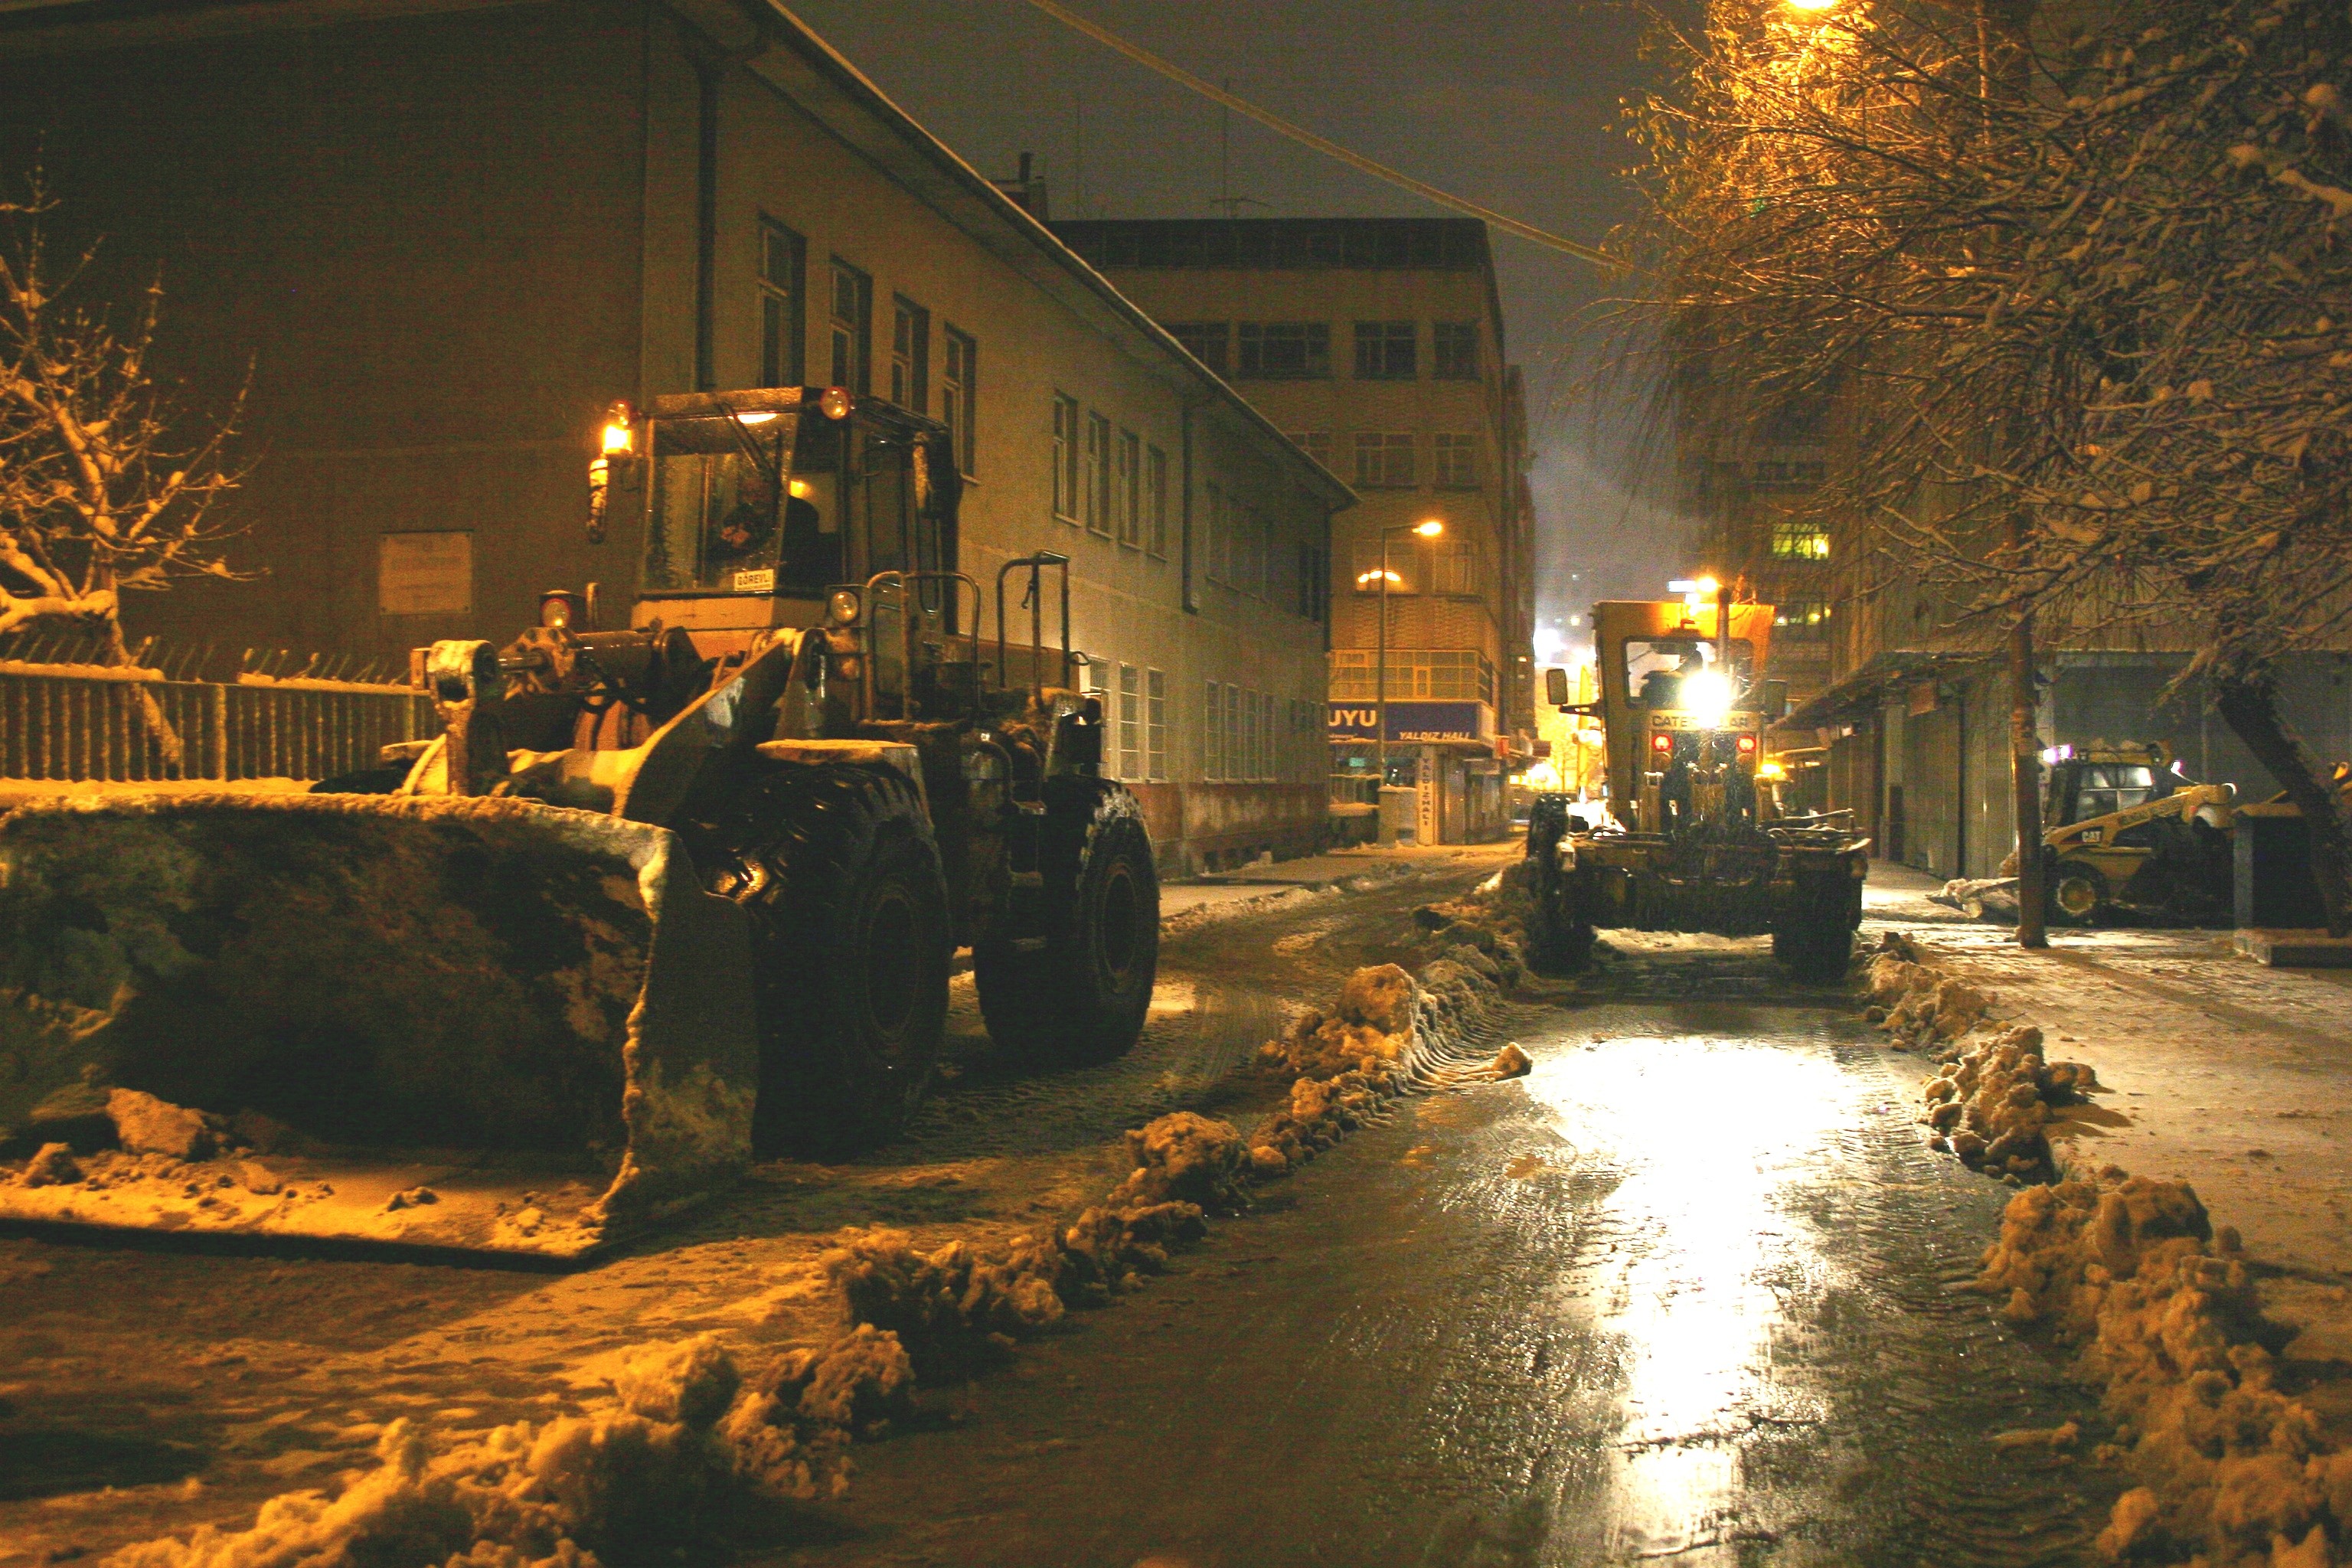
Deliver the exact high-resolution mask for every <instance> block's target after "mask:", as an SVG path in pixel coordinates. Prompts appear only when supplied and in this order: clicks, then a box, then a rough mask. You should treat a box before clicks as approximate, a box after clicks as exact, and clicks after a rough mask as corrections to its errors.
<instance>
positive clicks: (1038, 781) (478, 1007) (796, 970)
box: [0, 387, 1159, 1258]
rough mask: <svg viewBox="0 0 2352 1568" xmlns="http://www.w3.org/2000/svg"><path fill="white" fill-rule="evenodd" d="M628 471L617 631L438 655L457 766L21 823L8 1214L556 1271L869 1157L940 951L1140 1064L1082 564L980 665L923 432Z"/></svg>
mask: <svg viewBox="0 0 2352 1568" xmlns="http://www.w3.org/2000/svg"><path fill="white" fill-rule="evenodd" d="M591 483H592V489H591V496H592V501H591V515H590V527H591V533H592V537H598V538H601V537H602V536H603V535H604V533H605V532H606V531H608V530H609V531H612V532H613V533H614V534H615V535H619V536H634V537H635V538H636V539H637V540H639V541H641V543H642V558H641V560H642V569H641V573H640V582H639V589H638V592H637V593H636V594H635V596H634V597H633V599H632V602H631V604H630V605H629V607H628V614H627V620H626V624H625V626H619V627H615V628H613V629H609V630H608V629H603V628H600V627H599V626H597V624H596V623H597V619H598V616H599V614H600V612H601V610H602V608H603V606H602V605H599V604H598V602H597V601H598V598H599V595H597V594H596V593H595V592H594V591H593V588H592V589H590V590H586V591H582V592H572V591H569V590H563V591H557V592H552V593H550V594H549V595H545V596H544V598H543V599H542V602H541V614H540V616H539V623H540V624H539V625H537V626H532V627H530V628H529V629H528V630H526V631H525V632H524V633H523V634H522V635H521V636H520V637H517V638H515V639H514V640H513V641H512V642H511V643H509V644H508V645H507V646H505V647H503V648H501V647H494V646H492V645H491V644H489V643H488V642H479V641H457V642H443V643H438V644H436V645H435V646H434V647H431V648H430V649H425V650H419V653H418V654H417V656H416V658H415V678H416V679H417V681H418V682H419V683H420V684H422V685H423V686H425V688H426V689H428V690H429V691H430V693H431V695H432V697H433V699H434V700H435V702H436V706H437V708H438V710H439V713H440V715H441V718H442V721H443V732H442V734H441V735H440V736H438V737H437V738H436V739H434V740H432V741H430V742H421V743H416V744H412V745H404V746H401V747H394V748H389V749H388V754H387V756H386V757H385V759H384V765H383V767H382V768H379V769H376V770H373V771H371V772H369V773H362V774H356V775H352V776H351V777H347V778H343V779H337V780H331V781H328V782H327V783H326V784H322V785H320V786H319V787H318V789H317V791H315V792H314V793H312V794H310V795H307V796H303V795H293V796H288V795H279V796H274V797H263V796H256V795H242V796H236V795H204V794H157V795H143V796H137V797H131V798H121V797H117V798H111V799H104V798H101V799H97V800H91V799H89V798H86V797H85V798H79V799H70V800H63V801H60V802H58V803H56V804H54V805H33V806H26V807H22V808H19V809H16V810H15V811H12V812H10V813H8V814H6V815H5V816H0V953H5V954H6V955H7V956H6V958H5V974H0V1058H5V1059H0V1067H5V1068H7V1069H9V1070H8V1071H7V1072H5V1073H0V1219H13V1220H18V1221H31V1222H36V1223H39V1222H48V1223H63V1224H89V1225H99V1226H125V1227H134V1228H158V1227H160V1228H173V1229H188V1230H193V1231H207V1230H212V1231H223V1232H238V1233H250V1234H256V1235H262V1236H282V1235H293V1236H307V1237H331V1238H340V1239H345V1240H360V1241H392V1242H398V1243H404V1244H411V1245H422V1246H427V1247H439V1248H449V1249H458V1250H488V1251H491V1252H513V1253H535V1254H540V1255H544V1256H552V1257H559V1258H577V1257H580V1256H583V1255H584V1254H586V1253H588V1252H591V1251H593V1250H594V1249H595V1248H597V1247H601V1246H603V1245H604V1244H605V1243H606V1242H608V1241H610V1240H611V1239H613V1238H614V1237H616V1236H618V1235H622V1234H625V1233H626V1232H627V1231H629V1230H631V1229H634V1228H636V1227H638V1226H642V1225H643V1224H645V1223H647V1222H650V1221H651V1220H653V1219H656V1218H658V1217H659V1216H660V1215H664V1214H667V1213H668V1212H670V1211H672V1210H674V1209H675V1208H677V1207H678V1206H679V1205H683V1204H686V1203H689V1202H692V1201H695V1200H696V1199H698V1198H699V1197H700V1196H702V1195H704V1194H708V1193H709V1192H710V1191H711V1190H713V1189H714V1188H716V1187H718V1186H719V1185H722V1184H725V1183H726V1182H727V1181H729V1180H730V1179H731V1178H732V1177H733V1176H734V1175H735V1174H737V1173H740V1170H741V1169H742V1168H743V1167H744V1165H745V1164H746V1163H747V1162H748V1161H749V1160H750V1159H751V1158H752V1157H753V1155H754V1153H755V1152H757V1153H761V1154H769V1153H775V1152H784V1151H791V1152H800V1153H804V1154H813V1155H816V1156H820V1157H830V1156H834V1155H837V1154H840V1153H843V1152H847V1151H849V1150H851V1149H854V1148H856V1147H858V1146H861V1145H863V1144H866V1143H869V1142H874V1141H876V1140H877V1139H880V1138H884V1137H887V1135H888V1134H889V1133H890V1132H891V1131H892V1130H894V1129H895V1128H896V1127H897V1126H898V1124H899V1123H900V1121H902V1120H903V1119H904V1117H905V1116H906V1115H907V1113H908V1110H910V1109H911V1108H912V1107H913V1106H914V1105H915V1103H916V1102H917V1100H919V1098H920V1096H921V1095H922V1093H923V1090H924V1088H925V1085H926V1084H927V1083H928V1081H929V1079H930V1077H931V1074H932V1067H933V1062H934V1058H935V1057H936V1055H937V1052H938V1050H939V1047H940V1040H941V1035H942V1031H943V1026H944V1020H945V1016H946V1012H947V1006H948V986H949V976H950V958H951V956H952V954H953V952H954V951H955V950H956V949H957V948H959V947H968V948H970V949H971V953H972V967H973V970H974V979H975V983H976V985H977V987H978V992H979V1001H980V1005H981V1008H982V1015H983V1016H984V1018H985V1021H986V1023H987V1026H988V1029H989V1032H990V1033H991V1035H992V1037H994V1038H995V1041H996V1043H997V1044H998V1045H999V1047H1002V1048H1003V1049H1005V1050H1007V1051H1008V1052H1012V1053H1015V1054H1018V1055H1020V1056H1023V1057H1025V1058H1030V1059H1033V1060H1036V1061H1040V1062H1045V1063H1068V1062H1083V1061H1088V1060H1095V1059H1099V1058H1105V1057H1108V1056H1112V1055H1116V1054H1118V1053H1120V1052H1123V1051H1125V1050H1127V1049H1128V1048H1129V1047H1130V1046H1131V1045H1132V1044H1133V1043H1134V1041H1135V1039H1136V1038H1137V1036H1138V1034H1139V1031H1140V1030H1141V1027H1142V1025H1143V1021H1144V1016H1145V1013H1146V1011H1147V1009H1148V1007H1149V1005H1150V994H1151V988H1152V981H1153V976H1154V972H1155V969H1156V963H1157V952H1158V940H1159V915H1158V910H1159V884H1158V879H1157V876H1156V872H1155V869H1154V864H1153V854H1152V848H1151V843H1150V836H1149V834H1148V833H1147V831H1146V829H1145V826H1144V822H1143V817H1142V814H1141V812H1140V811H1139V808H1138V805H1137V804H1136V802H1135V800H1134V799H1133V797H1132V796H1131V795H1129V793H1128V792H1127V791H1126V790H1125V789H1124V788H1123V787H1122V786H1120V785H1119V784H1117V783H1115V782H1113V781H1111V780H1108V779H1105V778H1103V777H1101V776H1100V773H1099V763H1100V760H1101V754H1102V752H1101V746H1102V729H1101V722H1102V721H1101V714H1100V712H1099V711H1098V707H1097V704H1096V703H1095V702H1093V701H1092V700H1088V699H1085V698H1082V697H1081V696H1079V695H1078V694H1077V693H1076V692H1075V691H1074V690H1072V689H1071V687H1072V684H1073V682H1072V672H1073V670H1074V669H1075V668H1076V665H1077V664H1078V663H1079V662H1080V661H1081V660H1082V658H1083V657H1084V656H1083V655H1080V654H1078V653H1077V652H1076V650H1074V649H1073V648H1072V647H1070V641H1069V589H1068V565H1069V563H1068V561H1067V560H1066V558H1065V557H1063V556H1060V555H1057V554H1054V553H1052V552H1037V553H1034V554H1032V555H1029V556H1025V557H1022V558H1019V559H1016V560H1014V561H1012V562H1009V563H1005V564H1004V565H1003V568H1002V569H1001V570H1000V571H999V573H998V574H997V577H996V580H995V583H994V584H993V588H994V593H993V595H992V599H993V606H994V609H995V619H994V626H993V630H994V633H995V635H994V636H993V637H989V636H987V635H985V632H986V630H987V629H988V628H987V627H985V626H984V625H983V620H982V616H983V612H984V611H985V610H986V609H987V608H988V607H989V606H988V605H987V604H985V603H984V602H983V601H984V599H985V598H987V597H989V596H988V595H983V592H982V587H981V585H980V584H979V583H978V582H976V581H975V580H974V579H973V578H971V576H969V575H967V574H964V573H962V572H961V571H960V570H958V569H957V564H956V562H957V553H958V552H957V539H956V528H957V503H958V500H959V493H958V491H959V480H958V478H957V474H956V465H955V463H954V462H953V460H952V458H951V455H950V449H949V447H948V443H947V436H946V432H945V431H944V430H942V429H941V428H940V426H937V425H934V424H931V423H930V422H929V421H926V420H923V419H920V418H918V417H915V416H910V415H907V414H903V413H901V412H899V411H897V410H895V409H890V408H887V407H876V408H865V407H856V406H853V405H852V402H851V400H850V399H849V398H847V397H846V396H845V395H843V394H841V393H840V392H838V391H837V390H832V391H820V390H818V389H814V388H806V389H803V388H796V387H786V388H780V389H767V390H759V391H750V392H741V393H731V394H721V395H715V394H694V395H680V396H673V397H662V398H656V399H654V400H653V401H652V402H651V404H650V405H648V406H647V407H646V408H645V409H644V410H642V411H632V410H615V414H614V419H613V421H612V423H611V424H610V425H609V426H607V429H606V432H605V438H604V456H603V457H601V458H599V459H598V461H597V463H596V466H595V468H594V469H593V473H592V479H591ZM1016 585H1017V587H1018V589H1019V591H1020V593H1021V595H1022V598H1021V600H1020V602H1019V605H1018V607H1017V608H1008V606H1007V603H1006V598H1007V592H1008V589H1009V588H1012V587H1014V586H1016ZM1056 598H1057V599H1058V606H1057V607H1058V611H1059V620H1060V626H1059V637H1058V641H1057V643H1056V644H1055V645H1054V646H1049V645H1048V642H1047V638H1046V624H1047V616H1048V609H1049V604H1052V603H1053V602H1054V601H1055V599H1056ZM1019 609H1026V611H1027V612H1028V613H1027V615H1026V616H1025V617H1022V616H1019V614H1018V610H1019ZM1008 616H1011V617H1013V618H1014V619H1024V618H1025V620H1026V622H1027V626H1026V628H1025V629H1026V631H1027V633H1028V635H1027V637H1025V638H1024V639H1021V640H1018V641H1016V640H1014V639H1013V637H1008V636H1007V631H1008ZM158 1118H161V1119H162V1120H161V1121H158V1120H157V1119H158ZM175 1119H176V1120H175ZM158 1126H162V1127H163V1128H165V1131H163V1132H160V1133H159V1132H157V1131H155V1128H156V1127H158ZM172 1129H177V1130H178V1131H176V1132H174V1131H171V1130H172ZM181 1134H185V1136H181ZM159 1140H160V1143H161V1146H162V1149H163V1152H162V1153H161V1154H159V1153H158V1152H157V1144H158V1141H159ZM12 1154H13V1155H14V1156H15V1157H16V1160H17V1161H18V1162H19V1163H21V1165H22V1170H21V1171H20V1172H19V1173H18V1174H17V1175H16V1177H15V1178H14V1179H11V1178H10V1177H9V1175H8V1169H9V1167H7V1166H6V1165H5V1161H6V1160H7V1159H8V1157H9V1156H10V1155H12ZM207 1157H209V1158H210V1159H211V1160H212V1161H213V1162H214V1163H215V1166H217V1173H218V1176H219V1179H218V1180H217V1181H215V1180H214V1170H213V1169H212V1168H210V1167H208V1168H206V1169H205V1170H203V1171H199V1172H197V1173H196V1174H194V1176H192V1175H191V1173H190V1172H191V1168H192V1162H201V1161H203V1160H205V1158H207ZM159 1161H160V1163H159ZM221 1162H233V1163H221ZM68 1169H70V1170H73V1171H75V1172H76V1173H77V1178H76V1179H74V1180H66V1179H64V1178H63V1177H61V1176H58V1173H59V1172H60V1171H63V1170H68ZM43 1172H47V1173H48V1176H44V1175H43V1174H41V1173H43ZM49 1176H58V1179H48V1178H49ZM200 1188H201V1193H202V1197H201V1201H199V1199H198V1196H197V1194H198V1193H199V1189H200ZM419 1194H429V1195H426V1196H420V1195H419Z"/></svg>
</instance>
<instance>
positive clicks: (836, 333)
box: [825, 256, 874, 397]
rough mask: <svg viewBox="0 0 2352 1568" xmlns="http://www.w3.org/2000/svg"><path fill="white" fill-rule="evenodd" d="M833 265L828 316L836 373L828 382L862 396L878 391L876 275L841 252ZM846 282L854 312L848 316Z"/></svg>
mask: <svg viewBox="0 0 2352 1568" xmlns="http://www.w3.org/2000/svg"><path fill="white" fill-rule="evenodd" d="M832 268H833V271H832V287H831V290H830V292H829V293H828V294H827V296H826V300H825V320H826V326H827V330H828V332H829V334H830V342H831V345H832V350H833V353H832V359H831V365H830V368H831V369H832V371H833V373H834V374H833V379H832V380H831V381H830V382H829V383H827V384H828V385H832V386H840V387H846V388H847V389H848V390H849V391H850V392H851V393H853V394H855V395H857V396H859V397H869V396H871V395H873V392H874V275H873V274H872V273H870V272H867V271H866V269H865V268H861V267H859V266H857V265H856V263H854V262H851V261H849V260H847V259H845V258H842V257H839V256H835V258H833V263H832ZM845 284H846V285H847V286H848V289H849V293H850V304H851V313H850V314H849V315H846V316H845V315H843V314H842V289H843V286H844V285H845ZM845 356H846V363H845Z"/></svg>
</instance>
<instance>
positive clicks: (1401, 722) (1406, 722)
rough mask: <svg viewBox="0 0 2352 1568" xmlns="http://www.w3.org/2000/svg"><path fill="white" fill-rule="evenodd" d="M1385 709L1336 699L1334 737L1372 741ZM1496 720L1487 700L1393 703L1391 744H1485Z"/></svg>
mask: <svg viewBox="0 0 2352 1568" xmlns="http://www.w3.org/2000/svg"><path fill="white" fill-rule="evenodd" d="M1380 717H1381V710H1380V706H1379V704H1377V703H1372V702H1334V703H1332V704H1331V705H1330V710H1329V726H1330V734H1331V739H1333V740H1335V741H1372V740H1377V739H1379V738H1380ZM1494 732H1495V731H1494V725H1493V722H1492V721H1490V720H1489V719H1488V718H1487V716H1486V704H1485V703H1484V702H1391V703H1390V704H1389V740H1390V742H1391V743H1394V742H1403V743H1405V744H1408V745H1433V744H1440V743H1443V742H1449V741H1466V742H1470V743H1471V744H1472V745H1477V746H1483V745H1486V744H1487V743H1488V742H1490V741H1491V740H1492V739H1493V737H1494Z"/></svg>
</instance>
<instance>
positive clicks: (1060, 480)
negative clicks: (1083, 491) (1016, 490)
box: [1054, 395, 1078, 522]
mask: <svg viewBox="0 0 2352 1568" xmlns="http://www.w3.org/2000/svg"><path fill="white" fill-rule="evenodd" d="M1054 515H1055V517H1058V518H1060V519H1061V520H1062V521H1064V522H1076V521H1078V400H1077V399H1076V398H1075V397H1064V396H1060V395H1056V396H1055V399H1054Z"/></svg>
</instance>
